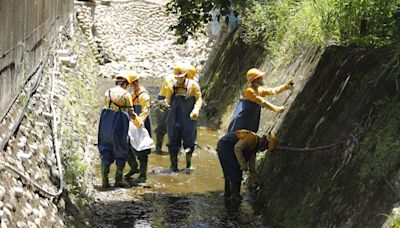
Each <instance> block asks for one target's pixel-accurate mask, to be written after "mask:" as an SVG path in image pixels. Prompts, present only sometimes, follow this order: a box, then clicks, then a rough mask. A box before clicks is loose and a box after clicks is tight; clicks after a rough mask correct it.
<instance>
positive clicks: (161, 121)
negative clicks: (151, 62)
mask: <svg viewBox="0 0 400 228" xmlns="http://www.w3.org/2000/svg"><path fill="white" fill-rule="evenodd" d="M174 80H175V78H174V75H173V74H171V75H167V76H166V77H165V79H164V82H163V84H162V86H161V89H160V93H159V94H158V97H157V100H158V102H163V101H165V97H166V96H167V92H168V89H169V88H170V87H171V86H172V85H173V83H174ZM167 116H168V110H167V109H165V108H157V109H156V118H157V128H156V153H157V154H161V148H162V145H163V142H164V135H165V134H166V133H167Z"/></svg>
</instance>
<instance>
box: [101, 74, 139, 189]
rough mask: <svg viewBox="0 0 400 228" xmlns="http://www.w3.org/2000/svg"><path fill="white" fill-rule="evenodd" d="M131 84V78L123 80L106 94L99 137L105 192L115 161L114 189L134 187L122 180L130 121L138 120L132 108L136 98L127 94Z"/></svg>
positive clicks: (116, 82) (122, 78) (119, 80)
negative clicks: (133, 99)
mask: <svg viewBox="0 0 400 228" xmlns="http://www.w3.org/2000/svg"><path fill="white" fill-rule="evenodd" d="M130 83H131V78H130V77H128V75H123V76H119V77H117V78H116V81H115V87H113V88H111V89H109V90H107V92H106V93H105V97H104V107H103V110H102V112H101V116H100V123H99V133H98V148H99V152H100V158H101V175H102V188H103V189H106V188H109V187H110V184H109V180H108V174H109V172H110V165H111V164H112V163H113V162H114V161H116V165H117V170H116V172H115V184H114V187H124V188H127V187H130V186H129V184H128V182H126V181H125V180H124V179H123V177H122V175H123V169H124V167H125V162H126V159H127V155H128V148H129V147H128V140H127V139H128V130H129V120H130V119H131V120H134V121H137V119H138V117H137V115H136V113H135V112H134V110H133V108H132V103H133V102H132V97H131V95H130V94H129V92H128V91H127V88H128V87H130Z"/></svg>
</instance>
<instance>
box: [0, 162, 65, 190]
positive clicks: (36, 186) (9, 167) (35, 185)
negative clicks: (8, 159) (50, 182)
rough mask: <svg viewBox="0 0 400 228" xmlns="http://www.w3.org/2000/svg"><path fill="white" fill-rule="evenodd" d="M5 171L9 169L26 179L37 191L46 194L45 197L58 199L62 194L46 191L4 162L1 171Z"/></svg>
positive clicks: (0, 163)
mask: <svg viewBox="0 0 400 228" xmlns="http://www.w3.org/2000/svg"><path fill="white" fill-rule="evenodd" d="M4 169H8V170H10V171H12V172H13V173H15V174H17V175H18V176H20V177H22V178H23V179H25V180H26V181H27V182H29V183H30V184H31V185H32V186H33V187H35V188H36V189H38V190H39V191H40V192H42V193H44V194H45V195H48V196H50V197H56V196H59V195H60V194H58V192H57V193H52V192H49V191H47V190H46V189H44V188H42V187H41V186H40V185H39V184H37V183H35V182H33V180H32V178H31V177H28V176H25V174H24V173H23V172H21V171H19V170H18V169H17V168H15V167H13V166H11V165H10V164H7V163H5V162H3V161H0V170H4Z"/></svg>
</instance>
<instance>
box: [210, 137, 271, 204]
mask: <svg viewBox="0 0 400 228" xmlns="http://www.w3.org/2000/svg"><path fill="white" fill-rule="evenodd" d="M276 144H277V138H276V136H275V135H274V134H268V135H263V136H258V135H257V134H256V133H255V132H252V131H249V130H237V131H234V132H228V133H227V134H226V135H224V136H223V137H222V138H221V139H220V140H219V141H218V144H217V152H218V158H219V161H220V163H221V167H222V171H223V173H224V178H225V192H224V197H225V200H229V201H231V200H232V201H240V200H241V197H240V185H241V181H242V172H243V171H247V170H249V171H250V179H254V177H255V172H256V153H257V152H259V151H264V150H266V149H268V151H270V152H271V151H273V150H274V149H275V148H276Z"/></svg>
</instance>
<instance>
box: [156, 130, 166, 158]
mask: <svg viewBox="0 0 400 228" xmlns="http://www.w3.org/2000/svg"><path fill="white" fill-rule="evenodd" d="M163 142H164V135H161V134H157V137H156V153H157V154H161V148H162V145H163Z"/></svg>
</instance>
